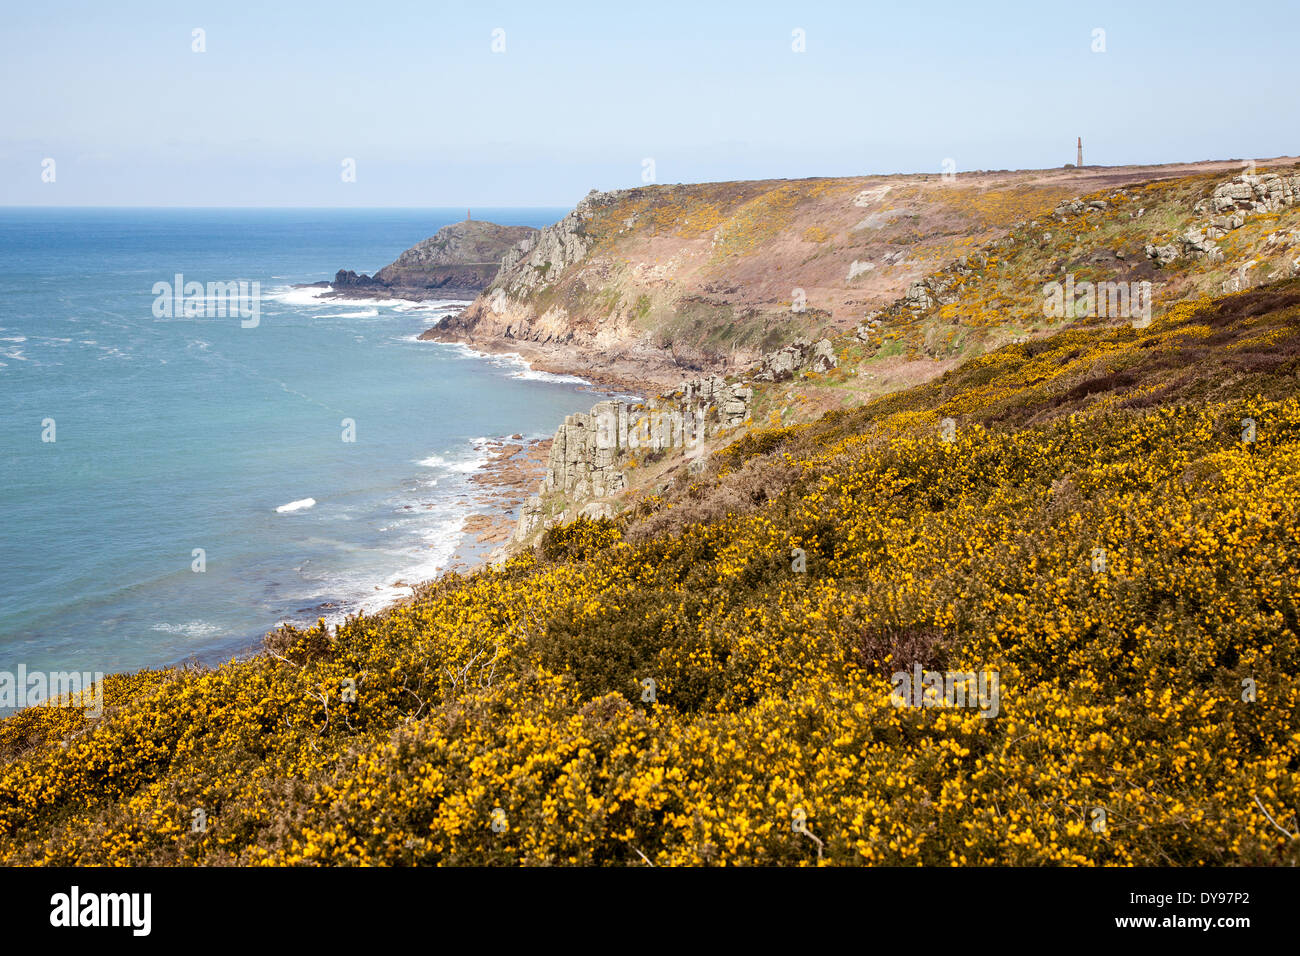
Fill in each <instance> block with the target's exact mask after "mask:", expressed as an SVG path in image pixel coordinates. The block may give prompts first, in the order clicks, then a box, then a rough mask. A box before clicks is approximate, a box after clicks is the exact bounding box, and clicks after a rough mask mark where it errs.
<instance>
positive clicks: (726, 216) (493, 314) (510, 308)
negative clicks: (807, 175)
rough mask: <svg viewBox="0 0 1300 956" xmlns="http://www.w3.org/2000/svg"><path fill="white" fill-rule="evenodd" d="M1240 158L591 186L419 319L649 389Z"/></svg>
mask: <svg viewBox="0 0 1300 956" xmlns="http://www.w3.org/2000/svg"><path fill="white" fill-rule="evenodd" d="M1239 170H1240V164H1238V163H1231V162H1218V163H1200V164H1189V165H1168V166H1134V167H1114V168H1108V167H1088V168H1084V169H1076V168H1068V169H1054V170H1029V171H1019V172H1007V171H998V172H973V173H961V174H958V175H955V176H951V177H946V176H941V175H925V174H920V175H896V176H862V177H842V178H826V179H803V180H769V181H756V182H727V183H701V184H694V185H648V186H643V187H639V188H635V189H622V190H615V191H611V192H595V191H593V192H591V193H590V194H588V196H587V197H586V198H585V199H583V200H582V201H581V202H579V203H578V204H577V206H576V207H574V209H573V210H572V211H571V212H570V213H569V214H568V215H566V216H565V217H564V218H563V219H562V220H560V221H559V222H557V223H555V224H553V225H551V226H548V227H546V228H544V229H543V230H541V231H540V232H538V233H535V234H532V235H529V236H527V237H525V238H522V239H521V240H520V241H518V242H516V243H514V244H513V245H512V246H511V247H510V248H509V249H508V250H506V251H505V253H504V254H503V258H502V261H501V268H500V271H499V272H498V273H497V275H496V276H495V278H494V279H493V280H492V281H491V282H490V283H489V284H488V285H487V286H486V287H485V288H484V289H483V291H482V293H481V294H480V295H479V296H478V297H477V298H476V299H475V301H474V302H473V303H472V304H471V305H470V306H469V307H468V308H467V309H466V310H465V311H464V312H463V313H461V314H460V315H457V316H453V317H449V318H447V319H445V320H444V321H443V322H442V323H441V324H439V325H438V326H436V327H434V328H432V329H429V330H428V331H427V332H425V333H424V335H423V336H422V337H423V338H426V339H433V340H438V341H457V342H466V343H469V344H472V345H473V346H474V347H475V348H478V349H481V350H484V351H490V352H517V353H519V354H520V355H522V356H523V357H524V358H526V359H527V360H528V361H530V362H531V363H532V364H533V365H534V366H535V367H537V368H539V369H542V370H545V371H553V372H562V373H569V374H576V375H581V376H583V377H585V378H589V379H591V380H593V381H606V382H617V383H619V384H623V385H632V386H635V387H638V388H639V390H641V391H643V392H653V391H657V390H659V389H663V388H671V387H674V386H675V385H676V384H677V383H678V382H680V381H682V380H683V379H688V378H693V377H699V376H701V375H712V374H718V375H728V374H735V373H737V372H740V371H743V370H744V369H746V368H748V367H749V366H750V365H752V364H753V363H754V362H757V361H759V360H760V358H761V357H762V356H763V355H764V354H766V353H769V352H771V351H773V350H776V349H780V348H782V347H784V346H786V345H787V344H788V343H790V342H792V341H794V340H795V339H797V338H799V337H806V338H810V339H813V340H816V339H818V338H821V337H824V336H830V337H832V338H833V337H835V336H836V335H838V334H842V333H846V332H851V330H853V329H854V328H855V327H856V326H858V325H859V324H861V323H862V322H863V321H864V320H866V319H867V317H868V316H871V315H872V314H873V313H880V312H882V311H884V310H886V309H888V308H889V307H890V306H891V305H892V304H893V303H895V302H897V301H899V300H901V299H904V298H905V297H909V296H910V305H912V306H915V307H917V309H919V310H931V309H937V308H939V307H942V306H945V305H949V304H951V303H952V302H953V301H954V299H953V294H952V292H951V291H950V289H948V288H941V289H939V290H937V291H936V290H935V289H933V288H931V287H930V286H927V285H926V283H927V281H938V280H934V279H932V277H934V276H935V275H936V274H937V273H939V272H941V271H942V270H944V269H946V268H948V267H949V266H950V265H951V264H952V263H953V262H955V261H957V260H959V259H961V258H962V257H964V256H967V255H969V254H971V253H973V252H977V251H978V250H980V249H982V248H985V247H990V248H993V249H995V250H996V248H997V247H996V246H994V245H993V244H994V243H996V242H998V241H1002V240H1007V239H1009V238H1011V237H1012V235H1013V233H1015V231H1016V230H1017V229H1018V228H1020V229H1023V228H1024V226H1025V225H1026V224H1027V223H1028V222H1029V221H1031V220H1032V219H1034V217H1035V216H1048V217H1050V214H1051V211H1052V210H1053V209H1054V208H1058V207H1059V206H1061V204H1067V206H1068V204H1069V203H1071V202H1073V201H1075V200H1076V199H1077V198H1078V197H1081V196H1089V195H1092V194H1098V195H1101V196H1104V195H1109V194H1112V193H1114V192H1116V191H1117V190H1120V189H1123V188H1124V187H1126V186H1132V185H1134V184H1139V183H1143V182H1155V181H1160V180H1171V179H1178V178H1181V177H1188V176H1197V175H1206V174H1209V173H1214V174H1217V175H1219V176H1220V177H1221V176H1223V175H1224V174H1227V173H1231V172H1234V171H1239ZM1094 213H1095V210H1094ZM1094 213H1090V214H1094ZM1151 222H1152V221H1151V220H1148V221H1147V224H1151ZM1043 231H1046V232H1050V229H1046V228H1044V230H1043ZM1137 253H1138V254H1137V256H1136V257H1135V259H1130V261H1140V260H1141V259H1142V258H1143V256H1142V253H1141V250H1140V248H1139V250H1137ZM1067 254H1068V250H1067Z"/></svg>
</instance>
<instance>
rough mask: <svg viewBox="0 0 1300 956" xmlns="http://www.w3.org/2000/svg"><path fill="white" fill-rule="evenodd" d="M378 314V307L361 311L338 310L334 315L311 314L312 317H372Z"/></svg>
mask: <svg viewBox="0 0 1300 956" xmlns="http://www.w3.org/2000/svg"><path fill="white" fill-rule="evenodd" d="M378 314H379V310H378V309H365V310H363V311H361V312H339V313H337V314H335V315H313V316H312V318H313V319H373V318H374V317H375V316H377V315H378Z"/></svg>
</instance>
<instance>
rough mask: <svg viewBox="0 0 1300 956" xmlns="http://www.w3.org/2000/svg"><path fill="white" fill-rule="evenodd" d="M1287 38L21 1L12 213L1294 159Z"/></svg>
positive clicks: (1227, 26)
mask: <svg viewBox="0 0 1300 956" xmlns="http://www.w3.org/2000/svg"><path fill="white" fill-rule="evenodd" d="M195 28H202V29H204V30H205V31H206V47H207V50H206V52H204V53H201V54H200V53H194V52H192V51H191V45H192V39H191V37H192V30H194V29H195ZM497 28H500V29H502V30H504V31H505V47H506V49H505V52H504V53H493V51H492V31H493V30H494V29H497ZM1095 28H1102V29H1104V30H1105V31H1106V35H1105V45H1106V51H1105V52H1104V53H1094V52H1092V46H1093V42H1094V41H1093V30H1094V29H1095ZM795 29H802V30H803V31H805V35H806V52H803V53H796V52H794V51H793V50H792V31H793V30H795ZM1298 37H1300V3H1298V2H1297V0H1258V2H1252V3H1250V4H1248V5H1240V6H1233V5H1225V4H1223V3H1218V2H1215V3H1211V2H1199V0H1182V2H1175V3H1146V4H1138V3H1133V2H1074V3H1064V2H1055V0H1039V2H1007V3H974V2H947V0H929V2H924V3H909V2H895V3H873V2H866V0H859V2H844V3H833V2H824V3H818V2H806V0H800V2H765V0H750V2H742V3H708V2H704V0H696V2H675V0H661V2H642V3H636V2H617V3H616V2H604V3H565V2H563V0H552V2H539V0H531V2H527V3H515V2H497V3H492V2H486V3H465V4H453V3H445V2H434V0H425V2H382V0H375V2H369V3H342V2H333V0H318V2H311V3H306V2H280V3H269V2H261V3H243V2H239V0H222V2H216V3H206V2H193V3H187V2H178V0H166V2H131V0H123V2H120V3H105V2H102V0H98V2H58V0H54V2H48V3H30V4H21V5H20V4H15V3H11V4H6V9H5V12H4V14H3V17H2V18H0V117H2V118H3V122H0V205H8V204H41V205H44V204H51V205H54V204H57V205H255V206H260V205H297V206H303V205H306V206H338V205H347V206H441V205H451V206H461V205H480V206H510V205H543V206H548V205H558V206H569V205H572V204H573V203H574V202H576V201H577V200H578V199H580V198H581V197H582V196H583V195H584V194H585V193H586V192H587V191H588V190H589V189H592V188H598V189H610V188H615V187H621V186H636V185H640V184H641V182H642V178H641V174H642V161H643V159H645V158H653V159H654V161H655V171H656V177H657V181H659V182H701V181H707V180H720V179H750V178H770V177H791V178H794V177H803V176H835V175H855V174H866V173H883V172H917V171H935V172H937V171H939V169H940V166H941V164H942V162H943V160H944V159H945V158H947V157H952V158H953V159H954V160H955V161H956V164H957V168H958V169H959V170H970V169H1003V168H1034V167H1044V166H1059V165H1061V164H1062V163H1065V162H1072V161H1073V159H1074V138H1075V136H1078V135H1082V136H1083V139H1084V147H1085V161H1087V162H1090V163H1099V164H1111V165H1114V164H1124V163H1147V162H1175V161H1187V160H1198V159H1221V158H1238V157H1242V158H1245V157H1255V158H1263V157H1269V156H1276V155H1280V154H1286V153H1295V152H1298V151H1300V143H1297V141H1296V139H1295V137H1296V134H1297V131H1300V105H1298V100H1300V98H1298V97H1297V95H1296V94H1297V82H1296V79H1295V58H1296V52H1295V45H1296V42H1297V39H1298ZM46 158H52V159H54V160H55V163H56V166H55V181H54V182H53V183H46V182H42V179H41V172H42V165H41V164H42V160H44V159H46ZM345 158H352V159H355V161H356V181H355V182H351V183H347V182H343V181H342V178H341V175H340V173H341V163H342V161H343V160H344V159H345Z"/></svg>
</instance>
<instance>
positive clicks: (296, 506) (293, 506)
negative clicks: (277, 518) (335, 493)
mask: <svg viewBox="0 0 1300 956" xmlns="http://www.w3.org/2000/svg"><path fill="white" fill-rule="evenodd" d="M315 506H316V499H315V498H300V499H299V500H297V501H291V502H289V503H288V504H287V505H280V507H278V508H276V509H275V510H276V512H277V513H279V514H286V513H288V512H290V511H301V510H302V509H304V508H314V507H315Z"/></svg>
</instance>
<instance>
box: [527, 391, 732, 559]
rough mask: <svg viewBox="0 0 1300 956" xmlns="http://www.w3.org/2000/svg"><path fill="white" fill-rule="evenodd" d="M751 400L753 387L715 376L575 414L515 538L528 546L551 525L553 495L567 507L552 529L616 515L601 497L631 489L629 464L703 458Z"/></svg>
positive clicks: (562, 430)
mask: <svg viewBox="0 0 1300 956" xmlns="http://www.w3.org/2000/svg"><path fill="white" fill-rule="evenodd" d="M753 395H754V390H753V389H752V388H750V387H749V386H748V385H745V384H743V383H728V382H726V381H725V380H723V379H721V378H719V377H717V376H711V377H709V378H703V379H694V380H692V381H689V382H683V383H682V384H681V385H680V386H679V387H678V388H677V389H676V390H675V391H673V392H672V393H671V394H668V395H662V396H660V397H659V398H656V399H654V400H652V401H650V402H644V403H642V402H631V403H629V402H622V401H616V400H615V401H605V402H600V403H598V404H597V405H595V406H594V407H593V408H592V410H591V411H590V412H589V413H586V414H583V413H579V414H576V415H570V416H569V417H568V418H566V419H565V420H564V424H563V425H561V426H560V427H559V428H558V429H557V430H556V432H555V438H554V440H553V441H552V442H551V454H550V461H549V462H548V465H547V470H546V477H545V478H544V479H543V480H542V486H541V489H540V494H539V495H537V496H535V497H533V498H531V499H529V500H528V501H527V502H526V503H525V504H524V506H523V508H522V509H521V512H520V516H519V526H518V528H517V530H516V532H515V540H516V541H523V540H525V539H526V538H528V537H529V535H531V534H532V533H533V532H534V531H535V530H537V528H538V527H540V526H542V525H543V524H544V523H546V521H545V515H546V512H545V507H544V504H545V499H546V498H549V497H554V496H557V495H561V496H563V498H564V501H565V504H566V510H565V511H564V512H562V513H561V514H559V515H557V516H555V518H554V519H553V520H552V521H551V522H550V523H563V522H564V521H566V520H569V519H570V518H575V517H577V516H578V515H580V514H581V515H586V516H589V517H598V516H601V515H604V514H610V513H612V511H613V508H612V505H611V504H610V503H609V502H606V501H602V500H601V499H606V498H610V497H612V496H614V495H617V494H619V493H620V492H622V491H624V490H626V489H627V485H628V482H627V475H626V473H625V469H626V467H627V465H628V461H629V459H630V458H632V457H633V456H642V457H645V456H653V455H657V454H660V453H663V452H670V453H675V454H681V455H685V456H688V457H689V456H690V455H692V454H696V455H698V454H701V453H702V452H703V443H704V441H705V440H706V439H707V438H708V437H710V436H712V435H716V434H718V433H719V432H721V431H723V430H726V429H730V428H736V427H738V426H740V425H743V424H744V423H745V422H746V421H747V420H748V418H749V411H750V402H751V401H752V399H753Z"/></svg>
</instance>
